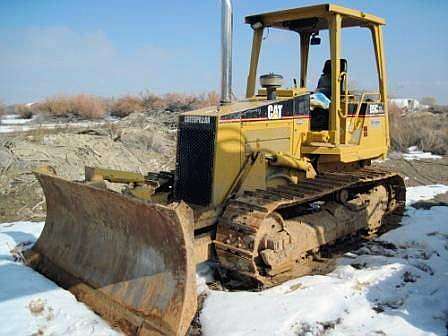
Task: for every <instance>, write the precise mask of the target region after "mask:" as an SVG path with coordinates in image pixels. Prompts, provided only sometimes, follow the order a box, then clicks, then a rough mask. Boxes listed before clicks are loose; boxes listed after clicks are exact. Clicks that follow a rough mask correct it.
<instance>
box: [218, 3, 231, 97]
mask: <svg viewBox="0 0 448 336" xmlns="http://www.w3.org/2000/svg"><path fill="white" fill-rule="evenodd" d="M221 3H222V7H221V105H224V104H229V103H231V102H232V32H233V12H232V1H231V0H221Z"/></svg>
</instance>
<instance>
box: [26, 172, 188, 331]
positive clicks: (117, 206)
mask: <svg viewBox="0 0 448 336" xmlns="http://www.w3.org/2000/svg"><path fill="white" fill-rule="evenodd" d="M36 176H37V178H38V179H39V181H40V183H41V185H42V188H43V190H44V193H45V197H46V201H47V219H46V223H45V228H44V230H43V232H42V235H41V236H40V238H39V239H38V241H37V243H36V244H35V246H34V247H33V249H32V251H31V252H30V253H29V255H28V260H29V262H30V264H31V265H32V266H33V267H34V268H35V269H37V270H38V271H39V272H41V273H43V274H44V275H46V276H47V277H49V278H51V279H52V280H54V281H55V282H57V283H59V284H61V285H62V286H63V287H65V288H68V289H70V291H72V292H73V293H74V294H75V295H76V296H77V297H78V299H80V300H81V301H84V302H86V303H87V304H88V305H89V306H91V307H92V308H93V310H95V311H96V312H98V313H99V314H100V315H102V316H103V317H104V318H105V319H107V320H108V321H109V322H110V323H111V324H112V325H114V326H118V327H120V328H121V329H122V330H123V331H124V332H126V333H127V334H138V335H153V334H155V335H160V334H161V335H183V334H185V333H186V332H187V330H188V327H189V325H190V321H191V320H192V318H193V316H194V314H195V312H196V288H195V281H196V280H195V267H194V261H193V233H192V229H191V228H192V225H193V224H192V222H191V221H192V215H191V212H190V211H189V209H188V208H187V207H186V206H185V205H183V204H178V205H176V206H172V207H171V206H164V205H160V204H150V203H144V202H141V201H139V200H136V199H132V198H129V197H126V196H123V195H121V194H119V193H116V192H112V191H108V190H103V189H99V188H95V187H92V186H89V185H86V184H82V183H78V182H70V181H66V180H64V179H61V178H58V177H55V176H50V175H46V174H40V173H37V174H36Z"/></svg>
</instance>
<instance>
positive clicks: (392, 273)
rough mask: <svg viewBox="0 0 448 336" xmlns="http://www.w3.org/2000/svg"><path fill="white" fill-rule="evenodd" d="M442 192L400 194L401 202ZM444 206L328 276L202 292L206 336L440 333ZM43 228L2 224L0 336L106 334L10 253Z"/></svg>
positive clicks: (447, 258) (445, 316) (444, 308)
mask: <svg viewBox="0 0 448 336" xmlns="http://www.w3.org/2000/svg"><path fill="white" fill-rule="evenodd" d="M447 191H448V186H443V185H434V186H422V187H413V188H408V205H411V204H412V203H413V202H417V201H420V200H427V199H431V198H432V197H434V196H435V195H437V194H440V193H444V192H447ZM447 218H448V207H441V206H437V207H432V208H431V209H430V210H423V209H414V208H412V207H410V206H408V209H407V213H406V217H404V219H403V221H402V226H400V227H399V228H397V229H395V230H393V231H390V232H388V233H386V234H384V235H383V236H382V237H381V238H380V239H378V240H377V241H375V242H370V243H368V244H366V245H365V246H364V247H363V248H362V249H361V250H359V251H357V252H356V254H355V253H349V254H347V255H346V256H345V257H344V258H341V259H340V260H339V266H338V267H337V268H336V270H335V271H333V272H332V273H330V274H328V275H319V276H307V277H303V278H299V279H296V280H291V281H288V282H286V283H284V284H282V285H280V286H277V287H275V288H271V289H269V290H265V291H263V292H222V291H214V290H210V289H208V288H207V287H206V286H204V281H205V279H206V277H207V272H206V267H202V268H201V272H200V274H199V275H198V282H199V288H200V289H201V290H202V291H205V292H206V293H207V298H206V299H205V302H204V307H203V310H202V312H201V315H200V320H201V323H202V331H203V334H204V335H232V336H240V335H303V336H305V335H307V336H315V335H372V336H373V335H400V336H401V335H446V334H447V329H446V326H447V324H448V220H447ZM42 228H43V223H29V222H17V223H4V224H0V334H1V335H31V334H33V333H35V334H39V333H40V334H43V335H50V334H51V335H114V334H116V332H115V331H114V330H113V329H111V328H110V327H109V326H108V325H107V324H106V323H105V322H104V321H103V320H102V319H101V318H100V317H98V316H97V315H95V314H94V313H93V312H92V311H91V310H90V309H89V308H88V307H86V306H85V305H84V304H82V303H79V302H77V301H76V299H75V298H74V296H72V295H71V294H70V293H69V292H68V291H65V290H63V289H61V288H59V287H58V286H56V285H55V284H54V283H53V282H51V281H49V280H47V279H46V278H45V277H43V276H41V275H40V274H38V273H36V272H34V271H33V270H32V269H30V268H28V267H26V266H24V265H23V264H22V263H20V262H18V261H15V260H14V258H15V257H16V255H15V254H14V253H11V250H12V249H13V248H14V247H15V246H16V245H17V244H22V245H25V246H30V245H31V244H32V243H33V242H34V241H35V240H36V239H37V237H38V236H39V234H40V232H41V230H42Z"/></svg>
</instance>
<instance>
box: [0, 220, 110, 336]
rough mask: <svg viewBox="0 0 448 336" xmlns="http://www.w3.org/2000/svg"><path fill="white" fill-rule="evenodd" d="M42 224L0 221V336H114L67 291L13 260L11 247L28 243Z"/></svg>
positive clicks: (34, 238)
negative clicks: (0, 222)
mask: <svg viewBox="0 0 448 336" xmlns="http://www.w3.org/2000/svg"><path fill="white" fill-rule="evenodd" d="M43 226H44V223H32V222H17V223H10V224H8V223H4V224H0V335H17V336H19V335H24V336H25V335H79V336H83V335H118V333H117V332H115V331H114V330H112V329H111V327H109V325H108V324H107V323H106V322H104V321H103V320H102V319H101V318H100V317H99V316H98V315H96V314H95V313H93V312H92V311H91V310H90V309H89V308H87V306H86V305H84V304H83V303H80V302H78V301H76V298H75V297H74V296H73V295H72V294H71V293H70V292H68V291H66V290H64V289H62V288H60V287H58V286H57V285H56V284H54V283H53V282H52V281H50V280H48V279H47V278H45V277H44V276H42V275H40V274H39V273H37V272H35V271H33V270H32V269H31V268H29V267H26V266H24V265H23V264H22V263H20V262H16V261H14V259H16V257H17V255H16V254H14V253H11V250H12V249H13V248H14V247H15V246H16V245H18V244H21V245H25V246H27V245H28V246H30V245H31V244H32V243H33V242H35V241H36V239H37V237H39V235H40V233H41V231H42V229H43Z"/></svg>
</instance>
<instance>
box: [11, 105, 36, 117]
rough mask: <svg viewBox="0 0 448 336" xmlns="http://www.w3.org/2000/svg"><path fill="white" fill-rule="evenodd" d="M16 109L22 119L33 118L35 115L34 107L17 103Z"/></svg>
mask: <svg viewBox="0 0 448 336" xmlns="http://www.w3.org/2000/svg"><path fill="white" fill-rule="evenodd" d="M15 111H16V113H17V114H18V115H19V116H20V118H22V119H31V118H32V117H33V115H34V111H33V109H32V108H31V107H30V106H27V105H22V104H20V105H16V107H15Z"/></svg>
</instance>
